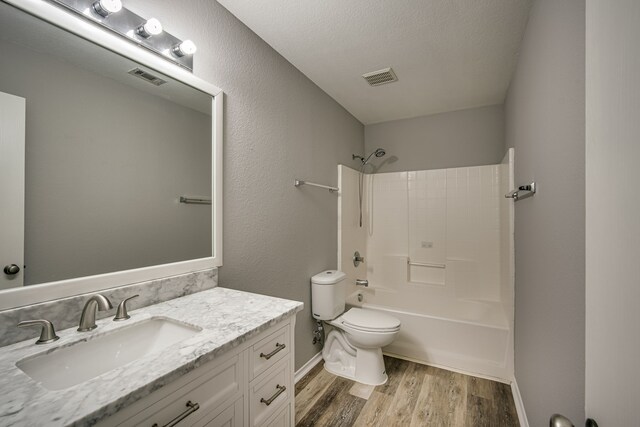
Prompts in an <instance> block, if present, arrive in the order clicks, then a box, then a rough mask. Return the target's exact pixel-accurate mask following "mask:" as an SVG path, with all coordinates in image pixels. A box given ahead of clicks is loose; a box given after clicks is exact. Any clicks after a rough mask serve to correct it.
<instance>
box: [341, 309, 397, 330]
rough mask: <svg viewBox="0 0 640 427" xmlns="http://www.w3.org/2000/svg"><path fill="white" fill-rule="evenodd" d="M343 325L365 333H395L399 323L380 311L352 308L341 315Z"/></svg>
mask: <svg viewBox="0 0 640 427" xmlns="http://www.w3.org/2000/svg"><path fill="white" fill-rule="evenodd" d="M342 321H343V323H344V324H345V325H347V326H351V327H354V328H357V329H362V330H365V331H385V332H386V331H397V330H398V329H399V328H400V321H399V320H398V319H396V318H395V317H393V316H389V315H388V314H385V313H382V312H380V311H375V310H368V309H364V308H352V309H350V310H349V311H347V312H346V313H344V314H343V315H342Z"/></svg>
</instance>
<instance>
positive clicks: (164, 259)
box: [0, 4, 212, 285]
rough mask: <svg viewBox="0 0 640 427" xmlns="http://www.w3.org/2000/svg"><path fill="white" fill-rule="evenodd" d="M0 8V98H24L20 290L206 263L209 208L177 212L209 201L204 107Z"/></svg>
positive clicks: (121, 62)
mask: <svg viewBox="0 0 640 427" xmlns="http://www.w3.org/2000/svg"><path fill="white" fill-rule="evenodd" d="M1 6H2V10H0V12H1V13H0V57H2V67H0V92H4V93H8V94H11V95H16V96H19V97H22V98H25V99H26V140H25V187H26V188H25V194H24V197H25V215H24V217H25V225H24V246H25V249H24V265H25V267H26V268H25V269H24V270H23V273H24V284H25V285H31V284H39V283H46V282H51V281H57V280H64V279H69V278H75V277H83V276H90V275H95V274H102V273H109V272H114V271H120V270H127V269H133V268H140V267H146V266H151V265H158V264H165V263H170V262H177V261H184V260H189V259H197V258H204V257H209V256H211V255H212V253H211V252H212V249H211V248H212V243H211V242H212V210H211V206H210V205H189V204H182V203H179V197H180V196H181V195H190V196H198V197H207V198H210V197H211V191H212V189H211V173H212V168H211V158H212V154H211V138H212V135H211V131H212V124H211V97H210V96H209V95H207V94H204V93H201V92H199V91H197V90H195V89H192V88H190V87H188V86H186V85H184V84H182V83H179V82H176V81H174V80H171V79H169V78H166V77H164V76H161V75H157V76H159V77H161V78H162V79H163V80H165V81H166V83H164V84H163V85H161V86H156V85H155V84H152V83H150V82H147V81H144V80H142V79H140V78H139V77H136V76H134V75H131V74H129V73H128V72H129V71H130V70H131V69H134V68H136V67H138V66H137V64H135V63H134V62H132V61H129V60H127V59H125V58H123V57H120V56H118V55H116V54H114V53H112V52H109V51H107V50H105V49H102V48H100V47H98V46H96V45H93V44H91V43H89V42H87V41H84V40H81V39H79V38H77V37H75V36H72V35H70V34H68V33H66V32H64V31H63V30H60V29H58V28H55V27H52V26H50V25H49V24H46V23H43V22H42V21H39V20H38V19H36V18H33V17H31V16H28V15H26V14H24V13H22V12H19V11H17V10H15V9H13V8H11V7H10V6H7V5H4V4H2V5H1ZM62 46H64V48H63V47H62ZM140 68H144V67H140ZM94 70H99V72H95V71H94ZM145 71H151V70H145ZM114 106H117V107H114ZM2 185H11V183H2ZM3 205H4V204H3ZM3 205H0V209H2V206H3ZM11 263H12V261H11V259H2V260H0V264H2V266H4V265H5V264H11Z"/></svg>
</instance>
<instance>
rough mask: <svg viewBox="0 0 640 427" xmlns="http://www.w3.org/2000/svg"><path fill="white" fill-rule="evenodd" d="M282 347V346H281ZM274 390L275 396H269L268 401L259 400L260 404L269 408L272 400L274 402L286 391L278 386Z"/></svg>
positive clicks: (281, 386) (283, 387)
mask: <svg viewBox="0 0 640 427" xmlns="http://www.w3.org/2000/svg"><path fill="white" fill-rule="evenodd" d="M283 345H284V344H283ZM276 389H277V390H278V391H276V392H275V394H274V395H273V396H271V397H270V398H268V399H265V398H264V397H263V398H261V399H260V403H264V404H265V405H267V406H269V405H271V404H272V403H273V401H274V400H276V399H277V398H278V396H280V395H281V394H282V393H284V391H285V390H286V389H287V388H286V387H285V386H283V385H280V384H276Z"/></svg>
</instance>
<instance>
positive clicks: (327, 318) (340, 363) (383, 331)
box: [311, 270, 400, 385]
mask: <svg viewBox="0 0 640 427" xmlns="http://www.w3.org/2000/svg"><path fill="white" fill-rule="evenodd" d="M346 278H347V275H346V274H345V273H343V272H342V271H337V270H327V271H323V272H322V273H319V274H316V275H315V276H313V277H312V278H311V311H312V314H313V317H314V318H315V319H317V320H321V321H324V322H325V323H327V324H329V325H331V326H333V327H334V329H333V330H331V332H329V334H328V335H327V337H326V339H325V344H324V348H323V349H322V358H323V359H324V367H325V369H326V370H327V371H329V372H331V373H332V374H335V375H339V376H341V377H345V378H348V379H351V380H355V381H358V382H360V383H363V384H368V385H380V384H384V383H386V382H387V373H386V371H385V368H384V359H383V358H382V347H384V346H386V345H389V344H391V343H392V342H393V340H394V339H395V337H396V336H397V335H398V332H399V331H400V321H399V320H398V319H396V318H395V317H393V316H389V315H388V314H385V313H382V312H380V311H376V310H370V309H366V308H351V309H349V310H347V311H346V312H345V287H346Z"/></svg>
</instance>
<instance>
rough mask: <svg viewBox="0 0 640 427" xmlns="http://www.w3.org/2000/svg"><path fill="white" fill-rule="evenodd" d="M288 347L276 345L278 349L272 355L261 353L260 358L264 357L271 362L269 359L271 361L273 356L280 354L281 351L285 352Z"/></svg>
mask: <svg viewBox="0 0 640 427" xmlns="http://www.w3.org/2000/svg"><path fill="white" fill-rule="evenodd" d="M286 347H287V345H286V344H279V343H276V349H275V350H273V351H272V352H271V353H269V354H264V353H260V357H264V358H265V359H267V360H269V359H271V358H272V357H273V356H275V355H276V353H277V352H279V351H281V350H284V349H285V348H286Z"/></svg>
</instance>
